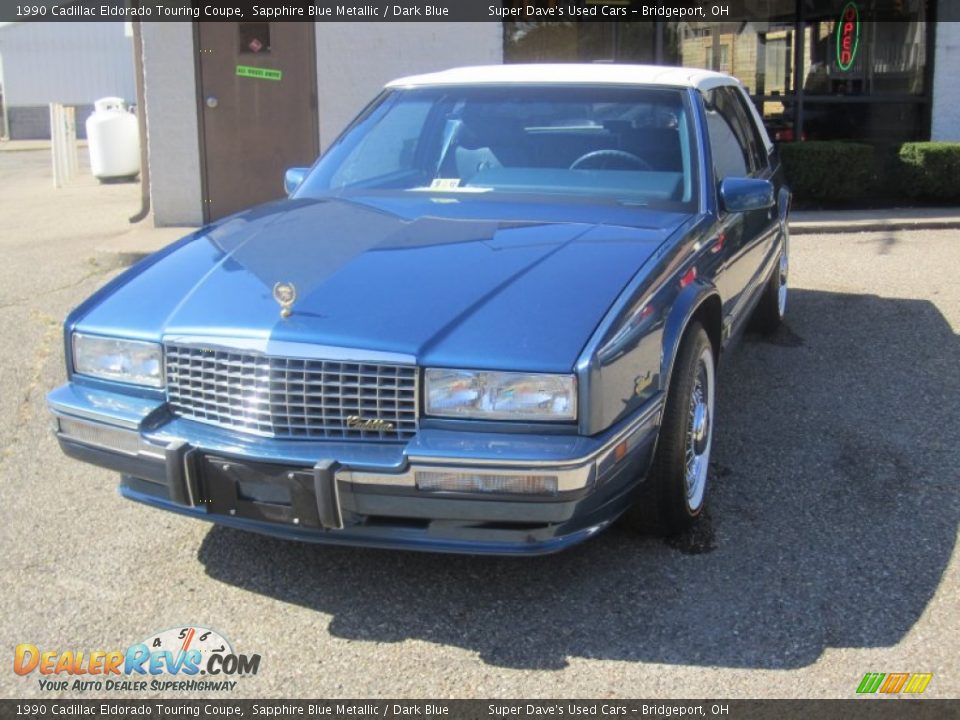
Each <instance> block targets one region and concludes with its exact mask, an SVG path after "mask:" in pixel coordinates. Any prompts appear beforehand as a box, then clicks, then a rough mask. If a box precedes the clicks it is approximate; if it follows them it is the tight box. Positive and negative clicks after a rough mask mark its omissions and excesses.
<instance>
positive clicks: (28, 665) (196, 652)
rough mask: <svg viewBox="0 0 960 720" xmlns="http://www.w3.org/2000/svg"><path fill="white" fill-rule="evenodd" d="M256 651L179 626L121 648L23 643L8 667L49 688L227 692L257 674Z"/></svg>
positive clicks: (210, 633)
mask: <svg viewBox="0 0 960 720" xmlns="http://www.w3.org/2000/svg"><path fill="white" fill-rule="evenodd" d="M259 669H260V655H243V654H238V653H236V652H234V650H233V646H232V645H231V644H230V642H229V641H228V640H227V639H226V638H225V637H224V636H223V635H221V634H220V633H218V632H216V631H215V630H210V629H208V628H203V627H198V626H190V627H178V628H171V629H169V630H164V631H162V632H159V633H154V634H152V635H150V636H148V637H147V638H146V639H144V640H143V641H142V642H139V643H136V644H134V645H131V646H130V647H128V648H127V649H126V650H58V649H52V650H51V649H46V648H40V647H38V646H36V645H31V644H29V643H23V644H20V645H17V647H16V649H15V650H14V657H13V671H14V672H15V673H16V674H17V675H22V676H24V677H26V676H31V675H34V674H35V673H36V674H37V675H38V677H37V683H38V685H39V687H40V689H41V690H47V691H51V692H56V691H61V692H63V691H69V692H85V691H97V692H103V691H108V692H124V691H137V692H143V691H147V690H153V691H158V690H160V691H167V692H169V691H173V692H211V691H231V690H233V689H234V688H236V686H237V684H238V682H239V680H240V679H242V678H244V677H250V676H252V675H256V674H257V672H258V671H259Z"/></svg>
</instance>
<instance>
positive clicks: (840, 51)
mask: <svg viewBox="0 0 960 720" xmlns="http://www.w3.org/2000/svg"><path fill="white" fill-rule="evenodd" d="M859 47H860V10H859V8H857V4H856V3H855V2H852V0H851V2H848V3H847V4H846V5H844V6H843V10H842V11H841V12H840V22H838V23H837V65H838V66H839V67H840V69H841V70H842V71H843V72H846V71H847V70H849V69H850V67H851V66H852V65H853V61H854V60H856V59H857V49H858V48H859Z"/></svg>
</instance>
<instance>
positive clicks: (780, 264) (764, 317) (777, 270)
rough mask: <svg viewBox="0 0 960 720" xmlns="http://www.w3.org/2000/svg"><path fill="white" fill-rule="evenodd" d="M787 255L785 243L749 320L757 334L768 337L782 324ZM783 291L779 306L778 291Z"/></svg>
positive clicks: (787, 273) (787, 275)
mask: <svg viewBox="0 0 960 720" xmlns="http://www.w3.org/2000/svg"><path fill="white" fill-rule="evenodd" d="M789 267H790V266H789V255H788V245H787V243H786V241H785V242H784V244H783V250H782V251H781V253H780V256H779V257H778V258H777V264H776V267H774V269H773V273H771V275H770V279H769V280H767V284H766V285H765V286H764V288H763V294H762V295H761V296H760V301H759V302H758V303H757V307H756V309H755V310H754V311H753V317H752V318H750V326H751V327H752V328H753V329H754V330H756V331H757V332H760V333H763V334H764V335H769V334H770V333H773V332H775V331H776V330H777V328H778V327H780V323H782V322H783V315H784V312H785V311H786V304H787V298H786V295H787V279H788V277H789ZM781 288H782V289H783V302H782V304H781V298H780V290H781Z"/></svg>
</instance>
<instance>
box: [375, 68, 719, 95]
mask: <svg viewBox="0 0 960 720" xmlns="http://www.w3.org/2000/svg"><path fill="white" fill-rule="evenodd" d="M513 83H516V84H527V85H530V84H537V83H565V84H571V83H582V84H614V85H664V86H670V87H692V88H697V89H698V90H709V89H710V88H714V87H717V86H718V85H736V84H737V80H736V79H735V78H733V77H731V76H730V75H726V74H724V73H718V72H713V71H712V70H700V69H698V68H686V67H670V66H666V65H615V64H607V63H598V64H593V65H585V64H579V65H578V64H572V63H570V64H546V63H544V64H531V65H478V66H474V67H461V68H452V69H450V70H443V71H441V72H435V73H429V74H427V75H412V76H410V77H404V78H399V79H397V80H393V81H392V82H389V83H387V87H388V88H397V87H422V86H427V85H482V84H496V85H500V84H513Z"/></svg>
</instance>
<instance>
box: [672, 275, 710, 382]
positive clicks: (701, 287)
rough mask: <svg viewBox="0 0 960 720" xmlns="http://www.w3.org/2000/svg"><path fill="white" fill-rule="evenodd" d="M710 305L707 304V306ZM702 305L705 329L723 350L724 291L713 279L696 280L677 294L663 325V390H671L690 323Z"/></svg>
mask: <svg viewBox="0 0 960 720" xmlns="http://www.w3.org/2000/svg"><path fill="white" fill-rule="evenodd" d="M705 304H707V305H705ZM701 307H706V312H707V317H706V318H705V328H704V329H705V330H706V331H707V335H710V337H711V339H712V340H713V342H714V348H715V350H717V351H718V352H719V349H720V346H719V342H718V341H719V339H720V338H719V333H720V316H721V304H720V293H719V292H717V289H716V287H714V285H713V284H712V283H710V282H705V281H702V280H696V281H694V282H692V283H691V284H690V285H688V286H687V287H685V288H684V289H683V290H681V291H680V292H679V293H678V294H677V298H676V300H675V301H674V303H673V307H672V308H671V309H670V314H669V315H668V316H667V319H666V321H665V323H664V327H663V341H662V344H661V351H660V389H661V390H662V391H663V392H667V390H668V389H669V387H670V378H671V376H672V374H673V365H674V360H675V359H676V357H677V352H678V351H679V350H680V341H681V340H682V339H683V334H684V332H686V329H687V326H688V325H689V324H690V321H691V320H692V319H693V316H694V315H696V314H697V311H698V310H700V308H701Z"/></svg>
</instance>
